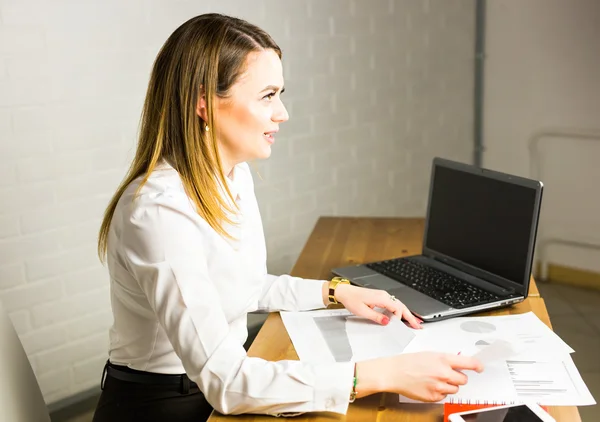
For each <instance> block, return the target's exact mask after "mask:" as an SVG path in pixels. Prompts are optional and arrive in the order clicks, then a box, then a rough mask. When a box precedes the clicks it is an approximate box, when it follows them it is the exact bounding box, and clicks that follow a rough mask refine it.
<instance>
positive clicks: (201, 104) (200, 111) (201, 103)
mask: <svg viewBox="0 0 600 422" xmlns="http://www.w3.org/2000/svg"><path fill="white" fill-rule="evenodd" d="M196 114H197V115H198V116H199V117H200V118H201V119H202V120H204V121H205V122H207V121H208V113H207V111H206V93H205V91H204V87H200V95H199V96H198V103H197V104H196Z"/></svg>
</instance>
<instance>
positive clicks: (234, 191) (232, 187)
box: [225, 166, 241, 201]
mask: <svg viewBox="0 0 600 422" xmlns="http://www.w3.org/2000/svg"><path fill="white" fill-rule="evenodd" d="M240 175H241V173H240V172H239V170H238V169H237V166H235V167H233V170H232V177H233V180H231V179H230V178H229V177H227V176H225V181H226V182H227V187H228V188H229V192H231V196H232V197H233V199H235V200H236V201H237V200H238V199H241V195H240V191H241V189H240Z"/></svg>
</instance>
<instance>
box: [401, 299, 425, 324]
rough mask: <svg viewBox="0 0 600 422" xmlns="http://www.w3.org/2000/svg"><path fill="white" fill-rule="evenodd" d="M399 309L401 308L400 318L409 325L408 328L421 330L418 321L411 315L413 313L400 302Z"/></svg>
mask: <svg viewBox="0 0 600 422" xmlns="http://www.w3.org/2000/svg"><path fill="white" fill-rule="evenodd" d="M398 303H399V304H400V307H401V309H402V310H401V312H402V314H401V316H402V317H403V318H404V319H405V320H406V321H407V322H408V323H409V324H410V326H411V327H412V328H416V329H421V328H423V327H422V326H421V323H420V322H419V319H418V318H417V317H416V316H414V315H413V313H412V312H411V311H410V310H409V309H408V308H407V307H406V305H404V304H403V303H402V302H399V301H398Z"/></svg>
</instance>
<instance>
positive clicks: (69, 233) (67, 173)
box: [0, 0, 474, 403]
mask: <svg viewBox="0 0 600 422" xmlns="http://www.w3.org/2000/svg"><path fill="white" fill-rule="evenodd" d="M207 11H220V12H224V13H231V14H235V15H238V16H241V17H243V18H246V19H249V20H251V21H252V22H254V23H257V24H259V25H260V26H262V27H263V28H265V29H266V30H267V31H269V32H270V33H271V34H272V35H273V36H274V38H275V39H276V41H277V42H278V43H279V44H280V45H281V47H282V48H283V51H284V73H285V74H284V76H285V78H286V93H285V95H284V101H285V103H286V105H287V106H288V109H289V111H290V116H291V120H290V121H289V122H288V123H286V124H284V125H282V131H281V132H280V136H279V137H278V140H277V143H276V145H275V147H274V151H273V155H272V157H271V159H269V160H268V161H264V162H256V163H253V165H252V167H253V168H254V169H255V170H256V171H257V174H256V176H255V181H256V189H257V196H258V198H259V201H260V206H261V210H262V213H263V220H264V223H265V231H266V235H267V239H268V240H267V241H268V251H269V268H270V270H271V271H272V272H273V273H280V272H286V271H289V269H290V268H291V265H292V264H293V262H294V261H295V259H296V258H297V256H298V253H299V251H300V249H301V247H302V245H303V244H304V242H305V240H306V238H307V236H308V234H309V232H310V230H311V229H312V227H313V225H314V223H315V221H316V219H317V218H318V216H319V215H324V214H336V215H397V216H413V215H423V213H424V207H425V199H426V187H427V183H428V178H429V165H430V160H431V158H432V157H433V156H434V155H442V156H446V157H450V158H456V159H459V160H464V161H469V160H470V153H471V150H472V147H471V140H472V137H471V126H472V100H471V98H472V85H473V71H472V68H473V54H472V48H473V33H474V20H473V19H474V2H473V0H460V1H459V0H456V1H453V2H441V1H439V2H430V1H420V0H405V1H400V0H378V1H372V0H369V1H367V0H335V1H334V0H304V1H301V0H296V1H291V0H287V1H284V0H256V1H253V2H246V1H242V0H237V1H229V2H221V1H216V0H215V1H210V2H209V1H205V2H198V1H191V0H190V1H177V2H171V1H167V0H128V1H127V2H123V1H117V0H106V1H99V0H85V1H80V2H67V1H60V0H57V1H53V2H44V1H42V0H27V1H24V0H0V197H1V198H2V200H1V201H0V300H2V302H4V305H5V306H6V308H7V309H8V310H9V311H10V315H11V318H12V320H13V321H14V323H15V326H16V328H17V330H18V332H19V334H20V336H21V338H22V340H23V344H24V345H25V348H26V350H27V353H28V355H29V357H30V359H31V361H32V363H33V366H34V369H35V371H36V374H37V376H38V378H39V379H40V383H41V385H42V390H43V392H44V397H45V399H46V401H47V402H49V403H51V402H54V401H56V400H59V399H61V398H64V397H66V396H69V395H72V394H75V393H77V392H80V391H83V390H85V389H86V388H89V387H91V386H94V385H96V384H97V383H98V382H99V378H100V374H101V367H102V363H103V361H104V360H105V358H106V348H107V329H108V327H109V325H110V323H111V321H112V315H111V313H110V305H109V296H108V281H107V278H106V270H105V269H104V268H102V267H101V266H100V264H99V263H98V261H97V259H96V255H95V240H96V235H97V230H98V226H99V223H100V217H101V215H102V212H103V211H104V207H105V205H106V203H107V200H108V198H109V197H110V195H111V194H112V192H113V190H114V188H115V187H116V185H117V184H118V182H119V180H120V179H121V177H122V176H123V174H124V172H125V170H126V168H127V164H128V163H129V160H130V159H131V157H132V155H133V151H134V147H135V134H136V130H137V125H138V118H139V112H140V109H141V104H142V101H143V96H144V93H145V88H146V83H147V78H148V75H149V72H150V69H151V64H152V61H153V60H154V57H155V55H156V53H157V51H158V49H159V48H160V46H161V45H162V43H163V42H164V41H165V40H166V38H167V36H168V35H169V34H170V33H171V32H172V31H173V30H174V29H175V28H176V27H177V26H178V25H180V24H181V23H182V22H183V21H185V20H187V19H188V18H190V17H192V16H195V15H197V14H200V13H203V12H207ZM258 174H260V176H261V177H259V176H258Z"/></svg>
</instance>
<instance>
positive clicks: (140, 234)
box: [107, 162, 354, 414]
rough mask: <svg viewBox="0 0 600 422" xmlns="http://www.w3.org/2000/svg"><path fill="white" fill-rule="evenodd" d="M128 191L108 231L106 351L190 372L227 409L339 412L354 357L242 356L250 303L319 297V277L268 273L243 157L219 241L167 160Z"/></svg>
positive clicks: (117, 358) (115, 358) (311, 301)
mask: <svg viewBox="0 0 600 422" xmlns="http://www.w3.org/2000/svg"><path fill="white" fill-rule="evenodd" d="M140 181H141V178H139V179H137V180H136V181H134V182H133V183H132V184H131V185H130V186H129V187H128V188H127V190H126V191H125V192H124V194H123V196H122V197H121V199H120V201H119V203H118V205H117V208H116V210H115V213H114V216H113V219H112V223H111V227H110V231H109V238H108V257H107V260H108V268H109V272H110V287H111V303H112V309H113V313H114V324H113V326H112V327H111V329H110V353H109V356H110V361H111V362H112V363H114V364H117V365H126V366H128V367H130V368H133V369H137V370H142V371H149V372H157V373H165V374H180V373H184V372H185V373H187V374H188V376H189V377H190V379H191V380H193V381H195V382H196V383H197V384H198V386H199V388H200V390H201V391H202V392H203V393H204V395H205V396H206V399H207V400H208V402H209V403H210V404H211V405H212V406H213V407H214V408H215V409H216V410H218V411H219V412H221V413H225V414H239V413H267V414H279V413H286V412H310V411H332V412H336V413H342V414H345V413H346V411H347V408H348V399H349V395H350V391H351V388H352V377H353V369H354V364H353V363H350V362H348V363H323V364H309V363H305V362H300V361H279V362H268V361H265V360H264V359H260V358H254V357H248V356H247V355H246V351H245V350H244V348H243V344H244V342H245V341H246V339H247V336H248V331H247V314H248V312H253V311H256V310H265V311H278V310H309V309H317V308H323V307H324V304H323V298H322V290H321V289H322V283H323V282H324V281H323V280H305V279H300V278H296V277H291V276H288V275H283V276H279V277H278V276H274V275H270V274H267V270H266V247H265V240H264V233H263V227H262V222H261V217H260V213H259V209H258V205H257V202H256V197H255V195H254V184H253V181H252V175H251V173H250V169H249V167H248V165H247V164H246V163H243V164H240V165H237V166H236V167H235V168H234V171H233V180H230V179H227V182H228V184H229V188H230V190H231V193H232V195H233V197H234V198H236V203H237V205H238V206H239V213H238V215H237V216H236V220H237V221H238V223H239V225H237V226H233V227H228V231H229V233H231V234H232V235H233V237H234V238H235V240H226V239H225V238H224V237H222V236H220V235H219V234H217V233H216V231H214V230H213V229H212V228H211V227H210V226H209V224H208V223H207V222H206V221H205V220H204V219H203V218H201V217H200V216H199V215H198V213H197V212H196V211H195V207H194V205H193V203H192V202H191V201H190V199H189V198H188V196H187V195H186V193H185V191H184V188H183V184H182V182H181V179H180V177H179V174H178V173H177V171H175V170H174V169H173V167H171V166H170V165H169V164H167V163H166V162H162V163H161V164H160V165H159V166H158V167H157V169H156V170H155V171H154V172H153V173H152V174H151V175H150V178H149V179H148V181H147V183H146V184H145V185H144V186H143V188H142V190H141V191H140V194H139V196H138V197H137V198H135V200H134V194H135V191H136V189H137V188H138V186H139V182H140Z"/></svg>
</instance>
